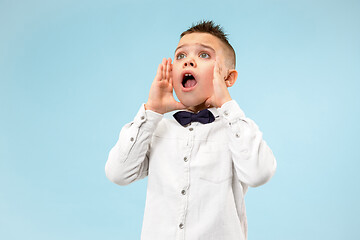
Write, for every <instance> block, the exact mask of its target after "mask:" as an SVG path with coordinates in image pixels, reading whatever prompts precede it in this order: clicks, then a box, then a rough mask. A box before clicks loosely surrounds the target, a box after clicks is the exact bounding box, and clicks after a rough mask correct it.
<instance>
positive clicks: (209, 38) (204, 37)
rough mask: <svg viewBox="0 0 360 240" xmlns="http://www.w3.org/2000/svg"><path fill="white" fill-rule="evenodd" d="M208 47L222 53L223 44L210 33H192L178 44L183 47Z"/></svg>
mask: <svg viewBox="0 0 360 240" xmlns="http://www.w3.org/2000/svg"><path fill="white" fill-rule="evenodd" d="M192 45H206V46H209V47H211V48H213V49H214V50H215V51H216V52H221V51H222V42H221V41H220V39H218V38H217V37H215V36H213V35H211V34H210V33H190V34H186V35H185V36H183V37H182V38H181V39H180V41H179V44H178V46H177V47H178V48H179V47H181V46H192Z"/></svg>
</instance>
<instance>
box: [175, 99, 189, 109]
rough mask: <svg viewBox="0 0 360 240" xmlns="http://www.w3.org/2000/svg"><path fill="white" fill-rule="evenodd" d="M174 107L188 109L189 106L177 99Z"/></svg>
mask: <svg viewBox="0 0 360 240" xmlns="http://www.w3.org/2000/svg"><path fill="white" fill-rule="evenodd" d="M174 108H175V109H174V110H182V109H186V108H187V107H186V106H185V105H184V104H182V103H181V102H176V101H175V104H174Z"/></svg>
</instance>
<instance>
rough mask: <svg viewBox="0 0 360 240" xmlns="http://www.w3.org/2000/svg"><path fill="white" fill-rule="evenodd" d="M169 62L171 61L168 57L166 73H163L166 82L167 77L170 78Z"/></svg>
mask: <svg viewBox="0 0 360 240" xmlns="http://www.w3.org/2000/svg"><path fill="white" fill-rule="evenodd" d="M170 63H171V59H170V58H169V59H167V61H166V75H165V79H166V81H168V82H169V78H170V68H171V66H170Z"/></svg>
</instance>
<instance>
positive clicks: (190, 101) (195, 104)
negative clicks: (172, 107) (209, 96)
mask: <svg viewBox="0 0 360 240" xmlns="http://www.w3.org/2000/svg"><path fill="white" fill-rule="evenodd" d="M179 100H180V102H181V103H182V104H184V105H185V106H186V107H187V108H192V107H198V106H200V105H203V104H205V100H203V101H201V100H200V101H199V100H198V101H196V100H194V99H179Z"/></svg>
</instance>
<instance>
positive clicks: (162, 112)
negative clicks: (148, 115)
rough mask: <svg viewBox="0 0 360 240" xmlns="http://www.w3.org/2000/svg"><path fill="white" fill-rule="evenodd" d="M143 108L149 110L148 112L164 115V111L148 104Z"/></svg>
mask: <svg viewBox="0 0 360 240" xmlns="http://www.w3.org/2000/svg"><path fill="white" fill-rule="evenodd" d="M144 107H145V110H150V111H153V112H156V113H159V114H164V113H165V112H164V111H162V110H160V109H158V108H156V107H154V106H153V105H151V104H149V103H148V102H147V103H145V105H144Z"/></svg>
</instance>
